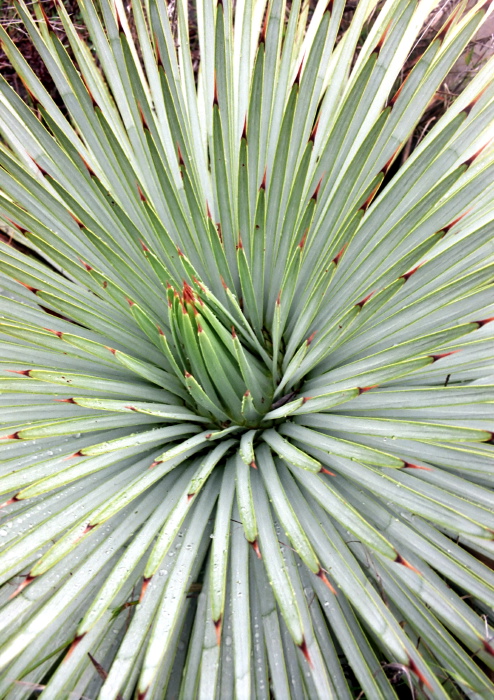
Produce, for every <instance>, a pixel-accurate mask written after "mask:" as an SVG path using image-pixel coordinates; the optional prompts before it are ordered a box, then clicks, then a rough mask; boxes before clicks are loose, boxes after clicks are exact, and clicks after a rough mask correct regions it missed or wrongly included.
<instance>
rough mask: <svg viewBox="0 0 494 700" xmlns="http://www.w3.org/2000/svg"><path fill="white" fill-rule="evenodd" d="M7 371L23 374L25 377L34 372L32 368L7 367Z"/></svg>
mask: <svg viewBox="0 0 494 700" xmlns="http://www.w3.org/2000/svg"><path fill="white" fill-rule="evenodd" d="M5 371H6V372H10V373H11V374H21V375H22V376H23V377H30V376H31V374H30V372H32V371H33V370H32V369H7V370H5Z"/></svg>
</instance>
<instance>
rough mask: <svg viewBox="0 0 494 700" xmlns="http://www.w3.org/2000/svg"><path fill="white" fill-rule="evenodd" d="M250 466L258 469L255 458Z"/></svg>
mask: <svg viewBox="0 0 494 700" xmlns="http://www.w3.org/2000/svg"><path fill="white" fill-rule="evenodd" d="M250 466H251V467H252V469H257V464H256V463H255V462H254V460H252V462H251V463H250Z"/></svg>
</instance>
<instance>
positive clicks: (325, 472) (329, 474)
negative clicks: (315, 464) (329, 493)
mask: <svg viewBox="0 0 494 700" xmlns="http://www.w3.org/2000/svg"><path fill="white" fill-rule="evenodd" d="M319 473H320V474H321V473H322V474H327V475H328V476H336V474H335V473H334V472H330V471H329V469H326V467H321V468H320V469H319Z"/></svg>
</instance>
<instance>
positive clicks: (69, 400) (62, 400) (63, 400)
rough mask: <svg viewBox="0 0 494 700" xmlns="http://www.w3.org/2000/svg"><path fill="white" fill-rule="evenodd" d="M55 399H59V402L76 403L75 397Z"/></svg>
mask: <svg viewBox="0 0 494 700" xmlns="http://www.w3.org/2000/svg"><path fill="white" fill-rule="evenodd" d="M53 400H54V401H57V402H58V403H75V401H74V399H53Z"/></svg>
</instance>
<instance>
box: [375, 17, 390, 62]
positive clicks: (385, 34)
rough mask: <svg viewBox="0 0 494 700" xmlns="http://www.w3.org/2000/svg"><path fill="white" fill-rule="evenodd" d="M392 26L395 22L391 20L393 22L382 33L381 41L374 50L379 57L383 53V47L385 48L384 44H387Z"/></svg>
mask: <svg viewBox="0 0 494 700" xmlns="http://www.w3.org/2000/svg"><path fill="white" fill-rule="evenodd" d="M392 24H393V21H392V20H391V22H390V23H389V24H388V26H387V27H386V29H385V30H384V32H383V33H382V35H381V38H380V39H379V41H378V42H377V44H376V46H375V48H374V51H373V53H377V55H378V56H379V54H380V53H381V49H382V47H383V45H384V42H385V41H386V39H387V36H388V34H389V30H390V29H391V25H392Z"/></svg>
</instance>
